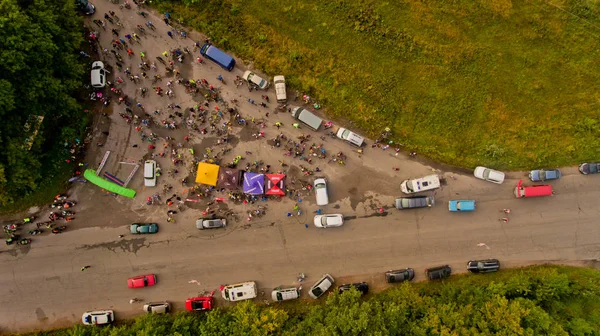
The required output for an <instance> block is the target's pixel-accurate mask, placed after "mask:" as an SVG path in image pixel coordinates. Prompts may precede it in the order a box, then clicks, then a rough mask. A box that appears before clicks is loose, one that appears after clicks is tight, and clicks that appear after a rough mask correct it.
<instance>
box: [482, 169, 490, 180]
mask: <svg viewBox="0 0 600 336" xmlns="http://www.w3.org/2000/svg"><path fill="white" fill-rule="evenodd" d="M490 172H491V170H490V169H487V168H486V169H485V170H484V171H483V178H485V179H486V180H488V179H489V178H490Z"/></svg>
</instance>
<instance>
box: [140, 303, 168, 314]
mask: <svg viewBox="0 0 600 336" xmlns="http://www.w3.org/2000/svg"><path fill="white" fill-rule="evenodd" d="M143 309H144V311H145V312H146V313H152V314H166V313H168V312H170V311H171V303H170V302H168V301H163V302H148V303H146V304H145V305H144V308H143Z"/></svg>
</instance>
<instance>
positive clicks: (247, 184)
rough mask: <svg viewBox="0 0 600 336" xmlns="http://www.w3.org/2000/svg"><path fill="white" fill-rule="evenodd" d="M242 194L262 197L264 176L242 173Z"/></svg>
mask: <svg viewBox="0 0 600 336" xmlns="http://www.w3.org/2000/svg"><path fill="white" fill-rule="evenodd" d="M244 193H246V194H248V195H262V194H264V193H265V175H264V174H256V173H244Z"/></svg>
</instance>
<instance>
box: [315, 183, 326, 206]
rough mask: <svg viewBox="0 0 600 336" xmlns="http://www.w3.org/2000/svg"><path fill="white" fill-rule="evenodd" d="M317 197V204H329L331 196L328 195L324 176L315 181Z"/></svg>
mask: <svg viewBox="0 0 600 336" xmlns="http://www.w3.org/2000/svg"><path fill="white" fill-rule="evenodd" d="M314 187H315V197H316V198H317V205H327V204H329V196H328V195H327V181H326V180H325V179H324V178H322V177H319V178H316V179H315V182H314Z"/></svg>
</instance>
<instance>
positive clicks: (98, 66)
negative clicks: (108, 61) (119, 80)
mask: <svg viewBox="0 0 600 336" xmlns="http://www.w3.org/2000/svg"><path fill="white" fill-rule="evenodd" d="M107 73H108V71H107V70H106V69H105V68H104V63H102V62H101V61H96V62H94V63H92V71H91V73H90V77H91V83H92V87H95V88H97V89H101V88H103V87H105V86H106V74H107Z"/></svg>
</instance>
